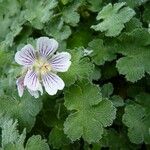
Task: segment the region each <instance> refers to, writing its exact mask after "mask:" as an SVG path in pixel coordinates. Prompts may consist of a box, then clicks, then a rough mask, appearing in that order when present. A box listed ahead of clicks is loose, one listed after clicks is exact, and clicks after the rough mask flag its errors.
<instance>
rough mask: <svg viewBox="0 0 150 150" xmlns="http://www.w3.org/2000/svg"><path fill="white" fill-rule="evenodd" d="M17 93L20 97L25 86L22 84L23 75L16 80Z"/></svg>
mask: <svg viewBox="0 0 150 150" xmlns="http://www.w3.org/2000/svg"><path fill="white" fill-rule="evenodd" d="M16 84H17V89H18V94H19V96H20V97H22V95H23V92H24V89H25V86H24V77H19V78H18V79H17V81H16Z"/></svg>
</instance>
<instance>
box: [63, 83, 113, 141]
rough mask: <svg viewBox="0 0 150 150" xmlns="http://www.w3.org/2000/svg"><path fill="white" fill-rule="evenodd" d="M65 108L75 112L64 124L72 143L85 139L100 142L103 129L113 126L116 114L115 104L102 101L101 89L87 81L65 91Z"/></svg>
mask: <svg viewBox="0 0 150 150" xmlns="http://www.w3.org/2000/svg"><path fill="white" fill-rule="evenodd" d="M91 95H93V96H92V97H91ZM65 106H66V107H67V109H68V110H70V111H73V112H72V113H71V114H70V115H69V116H68V118H67V119H66V121H65V123H64V131H65V133H66V134H67V136H68V137H69V138H70V139H71V140H72V141H75V140H77V139H79V138H81V137H83V139H84V140H85V141H87V142H88V143H91V142H98V141H99V140H100V139H101V138H102V134H103V128H104V127H107V126H110V125H111V124H112V122H113V120H114V118H115V114H116V111H115V108H114V106H113V104H112V103H111V102H110V101H109V100H105V99H104V100H103V99H102V95H101V92H100V89H99V88H98V87H97V86H95V85H93V84H91V83H88V82H87V81H82V82H80V83H77V84H76V85H72V86H71V87H70V88H69V89H68V90H66V91H65Z"/></svg>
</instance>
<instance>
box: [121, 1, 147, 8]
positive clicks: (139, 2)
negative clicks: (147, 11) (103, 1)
mask: <svg viewBox="0 0 150 150" xmlns="http://www.w3.org/2000/svg"><path fill="white" fill-rule="evenodd" d="M119 1H120V2H126V3H127V4H128V5H129V6H130V7H137V6H140V5H142V4H144V3H146V2H147V1H148V0H119Z"/></svg>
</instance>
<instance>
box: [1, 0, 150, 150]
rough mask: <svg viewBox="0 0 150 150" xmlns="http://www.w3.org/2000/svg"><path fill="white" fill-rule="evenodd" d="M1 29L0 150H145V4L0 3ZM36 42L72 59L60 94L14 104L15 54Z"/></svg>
mask: <svg viewBox="0 0 150 150" xmlns="http://www.w3.org/2000/svg"><path fill="white" fill-rule="evenodd" d="M0 29H1V30H0V70H1V71H0V129H1V132H0V136H1V138H0V139H1V142H0V143H1V145H0V150H49V149H52V150H53V149H60V150H72V149H73V150H74V149H75V150H79V149H83V150H100V149H110V150H120V149H121V150H140V149H149V144H150V111H149V110H150V103H149V100H150V94H149V92H150V90H149V89H150V2H149V1H148V0H41V1H38V0H13V1H12V0H0ZM41 36H48V37H50V38H55V39H56V40H57V41H58V43H59V48H58V51H59V52H61V51H67V52H69V53H70V54H71V62H72V63H71V66H70V68H69V70H68V71H67V72H65V73H59V76H60V77H61V78H62V79H63V81H64V82H65V88H64V89H63V90H62V91H59V92H58V93H57V94H56V95H54V96H50V95H47V94H46V93H44V94H43V96H40V97H39V98H38V99H35V98H34V97H32V96H31V95H30V94H28V92H27V91H26V90H25V94H24V95H23V97H21V98H20V97H19V96H18V93H17V88H16V79H17V78H18V77H19V76H20V75H21V68H20V67H19V66H18V65H17V64H16V62H15V61H14V55H15V53H16V51H18V50H20V49H21V48H22V47H23V45H25V44H27V43H30V44H32V45H34V46H35V41H36V39H37V38H39V37H41ZM44 139H45V140H44Z"/></svg>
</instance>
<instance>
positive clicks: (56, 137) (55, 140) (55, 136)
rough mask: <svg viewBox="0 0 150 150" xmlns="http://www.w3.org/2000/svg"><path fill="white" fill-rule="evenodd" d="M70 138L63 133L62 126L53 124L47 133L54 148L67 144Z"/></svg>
mask: <svg viewBox="0 0 150 150" xmlns="http://www.w3.org/2000/svg"><path fill="white" fill-rule="evenodd" d="M69 143H70V140H69V139H68V138H67V137H66V135H65V134H64V131H63V128H60V127H57V126H55V127H54V128H53V129H52V131H51V132H50V134H49V144H50V145H52V146H53V148H55V149H59V148H61V147H62V146H64V145H68V144H69Z"/></svg>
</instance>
